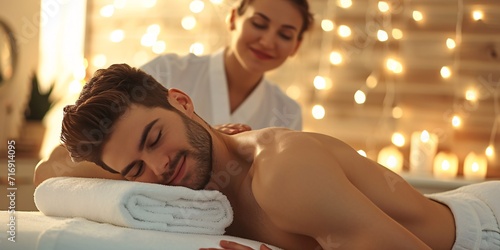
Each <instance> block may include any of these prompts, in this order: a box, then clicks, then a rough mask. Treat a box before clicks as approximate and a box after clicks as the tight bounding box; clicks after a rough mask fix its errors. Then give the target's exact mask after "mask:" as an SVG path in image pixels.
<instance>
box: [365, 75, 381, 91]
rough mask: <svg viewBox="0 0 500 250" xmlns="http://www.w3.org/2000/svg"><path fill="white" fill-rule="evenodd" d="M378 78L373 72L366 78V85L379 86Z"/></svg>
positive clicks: (372, 87) (369, 86) (371, 87)
mask: <svg viewBox="0 0 500 250" xmlns="http://www.w3.org/2000/svg"><path fill="white" fill-rule="evenodd" d="M377 84H378V79H377V76H375V75H374V74H373V73H372V74H370V75H369V76H368V77H367V78H366V86H367V87H368V88H370V89H374V88H375V87H377Z"/></svg>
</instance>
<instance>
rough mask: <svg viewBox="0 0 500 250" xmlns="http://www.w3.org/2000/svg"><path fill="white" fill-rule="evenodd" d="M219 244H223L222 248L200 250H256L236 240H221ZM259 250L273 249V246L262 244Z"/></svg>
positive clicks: (203, 249)
mask: <svg viewBox="0 0 500 250" xmlns="http://www.w3.org/2000/svg"><path fill="white" fill-rule="evenodd" d="M219 245H220V246H221V248H200V250H254V249H253V248H251V247H248V246H245V245H242V244H240V243H236V242H234V241H227V240H221V241H220V242H219ZM258 250H271V248H269V247H267V246H266V245H264V244H262V245H260V248H259V249H258Z"/></svg>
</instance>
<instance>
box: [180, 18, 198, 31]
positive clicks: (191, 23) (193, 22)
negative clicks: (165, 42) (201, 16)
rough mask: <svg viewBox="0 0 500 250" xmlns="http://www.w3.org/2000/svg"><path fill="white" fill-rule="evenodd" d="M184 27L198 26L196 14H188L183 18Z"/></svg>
mask: <svg viewBox="0 0 500 250" xmlns="http://www.w3.org/2000/svg"><path fill="white" fill-rule="evenodd" d="M181 25H182V28H184V29H185V30H192V29H194V27H196V18H195V17H194V16H186V17H184V18H182V20H181Z"/></svg>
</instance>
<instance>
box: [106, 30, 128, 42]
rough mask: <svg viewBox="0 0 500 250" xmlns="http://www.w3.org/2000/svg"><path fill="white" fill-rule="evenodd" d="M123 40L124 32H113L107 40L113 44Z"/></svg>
mask: <svg viewBox="0 0 500 250" xmlns="http://www.w3.org/2000/svg"><path fill="white" fill-rule="evenodd" d="M124 38H125V32H124V31H123V30H113V31H112V32H111V34H109V40H111V42H114V43H119V42H121V41H123V39H124Z"/></svg>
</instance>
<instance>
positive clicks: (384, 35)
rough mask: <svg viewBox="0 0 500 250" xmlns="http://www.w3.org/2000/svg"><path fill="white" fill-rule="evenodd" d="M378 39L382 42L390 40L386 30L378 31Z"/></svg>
mask: <svg viewBox="0 0 500 250" xmlns="http://www.w3.org/2000/svg"><path fill="white" fill-rule="evenodd" d="M377 39H378V40H379V41H381V42H385V41H387V40H388V39H389V35H388V34H387V32H385V30H379V31H377Z"/></svg>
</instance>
